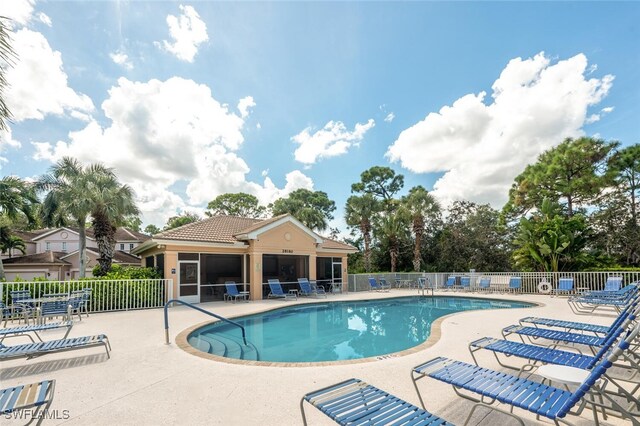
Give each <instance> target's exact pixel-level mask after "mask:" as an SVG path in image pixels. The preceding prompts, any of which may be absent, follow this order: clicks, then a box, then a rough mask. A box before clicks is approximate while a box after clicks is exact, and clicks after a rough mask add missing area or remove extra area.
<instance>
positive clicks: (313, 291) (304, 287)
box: [298, 278, 327, 298]
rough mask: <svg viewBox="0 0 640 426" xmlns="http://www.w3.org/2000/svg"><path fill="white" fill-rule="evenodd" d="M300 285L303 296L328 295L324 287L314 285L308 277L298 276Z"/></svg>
mask: <svg viewBox="0 0 640 426" xmlns="http://www.w3.org/2000/svg"><path fill="white" fill-rule="evenodd" d="M298 286H299V287H300V295H301V296H315V297H319V296H323V297H325V298H326V297H327V293H325V291H324V288H323V287H317V286H316V287H315V288H314V287H313V286H312V285H311V283H310V282H309V280H308V279H307V278H298Z"/></svg>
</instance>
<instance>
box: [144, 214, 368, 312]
mask: <svg viewBox="0 0 640 426" xmlns="http://www.w3.org/2000/svg"><path fill="white" fill-rule="evenodd" d="M356 251H357V249H356V248H355V247H353V246H350V245H348V244H344V243H341V242H338V241H334V240H331V239H327V238H323V237H321V236H319V235H318V234H316V233H315V232H313V231H312V230H310V229H309V228H307V227H306V226H304V225H303V224H302V223H301V222H300V221H298V220H297V219H296V218H294V217H293V216H291V215H281V216H277V217H274V218H271V219H266V220H264V219H250V218H242V217H235V216H215V217H211V218H208V219H205V220H202V221H199V222H195V223H190V224H188V225H184V226H181V227H179V228H175V229H171V230H169V231H165V232H162V233H160V234H157V235H154V236H153V237H152V238H151V239H150V240H148V241H145V242H144V243H142V244H140V245H139V246H138V247H136V248H135V249H134V250H133V251H132V254H135V255H138V256H140V257H142V266H155V267H158V268H159V269H160V270H161V271H164V278H172V279H173V282H174V288H173V289H172V291H173V294H172V296H173V297H174V298H179V299H181V300H184V301H185V302H192V303H198V302H207V301H212V300H219V299H222V297H223V294H224V293H225V291H226V290H225V287H224V283H225V282H226V281H235V282H236V283H237V284H238V289H239V290H241V291H242V290H245V291H249V293H250V297H251V299H252V300H260V299H263V298H266V297H267V295H268V293H269V287H268V285H266V283H267V280H268V279H272V278H277V279H279V280H280V282H281V283H282V287H283V289H284V291H285V292H287V291H289V290H295V289H298V285H297V279H298V278H303V277H304V278H309V279H310V280H317V282H318V284H320V285H324V286H325V289H326V290H327V291H341V290H342V289H343V288H346V277H347V255H348V254H349V253H355V252H356ZM170 296H171V295H170Z"/></svg>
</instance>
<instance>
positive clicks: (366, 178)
mask: <svg viewBox="0 0 640 426" xmlns="http://www.w3.org/2000/svg"><path fill="white" fill-rule="evenodd" d="M403 186H404V175H396V172H395V171H394V170H393V169H392V168H390V167H382V166H374V167H371V168H370V169H368V170H365V171H364V172H362V174H360V182H356V183H354V184H352V185H351V192H353V193H356V194H371V195H373V196H374V197H376V198H378V199H381V200H385V201H389V200H391V199H393V197H394V195H395V194H397V193H398V191H400V190H401V189H402V187H403Z"/></svg>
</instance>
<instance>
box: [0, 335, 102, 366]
mask: <svg viewBox="0 0 640 426" xmlns="http://www.w3.org/2000/svg"><path fill="white" fill-rule="evenodd" d="M97 346H104V349H105V351H106V352H107V358H111V356H110V355H109V351H110V350H111V344H110V343H109V339H108V338H107V336H106V335H104V334H99V335H95V336H84V337H71V338H67V339H58V340H49V341H46V342H38V343H25V344H21V345H14V346H6V345H3V344H2V343H0V361H7V360H10V359H17V358H26V359H32V358H36V357H39V356H42V355H47V354H53V353H58V352H67V351H74V350H76V349H87V348H94V347H97Z"/></svg>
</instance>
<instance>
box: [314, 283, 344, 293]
mask: <svg viewBox="0 0 640 426" xmlns="http://www.w3.org/2000/svg"><path fill="white" fill-rule="evenodd" d="M309 284H311V291H313V292H316V293H317V294H318V296H324V297H327V292H326V291H325V290H324V286H323V285H318V283H317V282H315V281H313V282H310V283H309ZM335 288H338V286H336V287H335ZM340 292H341V293H342V290H340Z"/></svg>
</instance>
